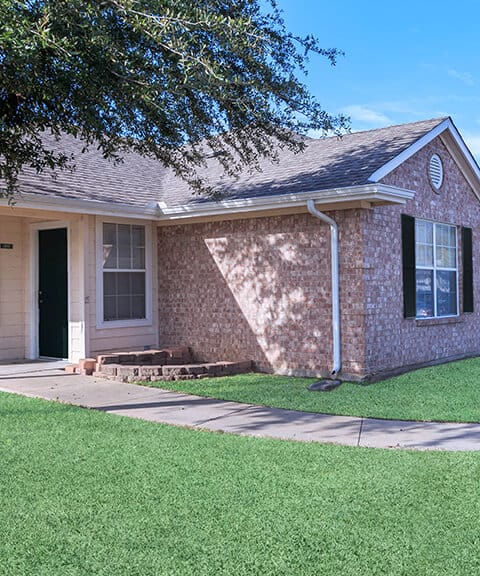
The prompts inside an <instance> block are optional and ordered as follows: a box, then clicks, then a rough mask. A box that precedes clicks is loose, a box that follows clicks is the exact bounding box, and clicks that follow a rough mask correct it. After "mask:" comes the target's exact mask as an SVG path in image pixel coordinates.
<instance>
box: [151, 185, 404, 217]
mask: <svg viewBox="0 0 480 576" xmlns="http://www.w3.org/2000/svg"><path fill="white" fill-rule="evenodd" d="M414 195H415V193H414V192H413V191H411V190H406V189H404V188H398V187H396V186H389V185H385V184H373V183H372V184H366V185H361V186H348V187H345V188H331V189H328V190H309V191H307V192H295V193H290V194H278V195H273V196H259V197H253V198H228V197H227V198H225V199H223V200H219V201H213V200H209V201H206V202H192V203H191V204H186V205H182V206H172V207H169V206H167V205H166V204H165V203H164V202H159V203H158V208H159V216H158V219H159V220H182V219H188V218H198V217H209V216H217V215H219V216H220V215H224V214H232V213H242V212H243V213H248V212H261V211H263V210H272V209H275V208H294V207H296V206H305V203H306V202H307V200H315V203H316V204H333V203H335V204H337V203H338V204H339V209H341V204H342V203H345V202H355V201H357V202H358V201H361V200H365V201H367V202H372V203H375V202H386V203H392V204H405V203H406V202H407V200H411V199H412V198H413V197H414Z"/></svg>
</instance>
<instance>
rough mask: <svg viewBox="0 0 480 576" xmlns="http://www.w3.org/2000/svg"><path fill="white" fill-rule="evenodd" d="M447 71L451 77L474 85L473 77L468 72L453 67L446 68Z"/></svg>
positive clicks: (468, 84)
mask: <svg viewBox="0 0 480 576" xmlns="http://www.w3.org/2000/svg"><path fill="white" fill-rule="evenodd" d="M447 73H448V75H449V76H450V77H451V78H456V79H457V80H460V81H461V82H463V83H464V84H466V85H467V86H474V85H475V79H474V78H473V76H472V75H471V74H470V73H469V72H460V70H455V69H454V68H450V70H448V72H447Z"/></svg>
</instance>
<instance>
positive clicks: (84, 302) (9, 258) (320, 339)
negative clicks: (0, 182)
mask: <svg viewBox="0 0 480 576" xmlns="http://www.w3.org/2000/svg"><path fill="white" fill-rule="evenodd" d="M53 146H54V147H61V148H62V150H64V151H68V152H72V153H74V154H75V153H76V155H77V159H76V170H75V172H74V173H69V172H63V173H61V174H60V175H59V176H58V178H57V179H55V180H53V179H52V178H51V177H50V176H49V175H47V174H43V175H36V174H29V173H26V174H25V175H24V176H23V177H22V182H21V194H20V195H19V196H18V198H17V201H16V204H15V205H14V206H13V207H9V206H7V205H6V203H5V202H4V203H3V204H2V205H0V245H1V247H0V360H9V359H14V358H37V357H39V356H49V357H68V358H69V359H70V360H71V361H76V360H78V359H79V358H81V357H85V356H91V355H93V354H99V353H102V352H105V351H111V350H129V349H146V348H149V347H151V348H157V347H159V346H166V345H188V346H191V347H192V348H193V350H194V352H195V354H196V356H197V357H198V359H200V360H216V359H222V360H223V359H224V360H237V359H246V358H248V359H252V360H254V362H255V364H256V366H257V368H258V369H259V370H264V371H270V372H276V373H282V374H292V375H327V374H330V373H331V372H332V371H335V372H339V373H340V376H341V377H344V378H357V379H358V378H365V377H372V376H379V375H382V374H387V373H389V372H392V371H396V370H401V369H405V368H409V367H414V366H418V365H422V364H425V363H430V362H436V361H442V360H449V359H454V358H461V357H466V356H472V355H478V354H480V337H479V334H480V316H479V312H478V311H477V310H476V308H474V302H478V301H479V297H480V294H479V290H480V284H479V283H478V281H477V276H476V275H477V273H478V270H480V262H479V259H480V250H479V249H478V243H479V234H480V210H479V199H480V169H479V168H478V166H477V164H476V162H475V160H474V159H473V157H472V154H471V153H470V151H469V150H468V148H467V147H466V146H465V144H464V142H463V140H462V138H461V136H460V135H459V133H458V131H457V129H456V128H455V126H454V124H453V123H452V121H451V119H449V118H442V119H436V120H428V121H422V122H415V123H411V124H406V125H401V126H393V127H388V128H382V129H378V130H371V131H367V132H357V133H353V134H350V135H346V136H343V137H342V138H341V139H339V138H337V137H332V138H327V139H323V140H313V139H312V140H308V146H307V150H306V151H305V152H304V153H303V154H300V155H294V154H291V153H289V152H286V151H284V152H281V153H280V158H279V162H278V164H270V163H265V165H264V166H263V171H262V172H260V173H254V174H246V175H245V176H244V177H242V178H240V179H238V180H236V181H228V180H222V179H221V174H220V171H219V168H218V165H217V163H216V160H215V158H212V159H211V163H210V165H209V167H208V174H209V177H210V178H211V181H212V183H214V184H216V185H217V186H220V187H221V188H222V189H223V190H224V191H225V193H226V194H225V195H224V197H223V200H221V201H218V202H215V201H212V200H208V199H204V198H198V197H194V196H192V194H191V192H190V190H189V189H188V187H187V186H186V185H185V184H184V183H183V182H180V181H178V180H177V179H175V177H174V176H173V175H172V174H171V173H169V172H168V171H167V170H165V169H164V168H163V167H162V166H160V165H159V164H158V163H155V162H153V161H151V160H148V159H144V158H141V157H138V156H136V155H134V154H129V155H127V156H126V158H125V162H124V163H123V164H121V165H117V166H115V165H113V164H111V163H108V162H106V161H104V160H103V159H102V158H101V155H99V154H98V153H97V152H96V151H95V150H90V151H88V152H87V153H85V154H79V153H78V152H79V150H80V146H79V144H78V142H76V141H75V140H74V139H72V138H68V137H64V138H62V140H61V141H60V142H58V143H57V142H52V147H53ZM336 238H337V240H338V242H336V241H335V239H336ZM336 260H338V262H336ZM336 285H337V286H338V297H337V289H336Z"/></svg>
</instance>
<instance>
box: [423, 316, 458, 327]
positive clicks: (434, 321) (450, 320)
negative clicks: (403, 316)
mask: <svg viewBox="0 0 480 576" xmlns="http://www.w3.org/2000/svg"><path fill="white" fill-rule="evenodd" d="M414 320H415V325H416V326H420V327H422V326H443V325H445V324H461V323H462V322H464V321H465V320H464V318H463V317H462V316H450V317H447V318H425V319H422V320H420V319H418V318H414Z"/></svg>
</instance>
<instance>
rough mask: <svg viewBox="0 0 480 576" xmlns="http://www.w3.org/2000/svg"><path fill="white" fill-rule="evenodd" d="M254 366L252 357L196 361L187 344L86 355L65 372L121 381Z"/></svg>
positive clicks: (237, 370) (196, 375)
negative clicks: (236, 359) (235, 360)
mask: <svg viewBox="0 0 480 576" xmlns="http://www.w3.org/2000/svg"><path fill="white" fill-rule="evenodd" d="M252 370H253V363H252V362H251V361H250V360H246V361H241V362H203V363H202V362H195V361H194V355H193V352H192V350H191V348H188V347H187V346H174V347H170V348H162V349H161V350H141V351H133V352H117V353H113V354H101V355H99V356H97V358H84V359H82V360H80V362H79V363H78V364H70V365H68V366H66V367H65V372H67V373H69V374H83V375H87V376H92V375H93V376H96V377H99V378H111V379H115V380H120V381H122V382H135V381H144V382H145V381H147V382H148V381H155V380H188V379H192V378H213V377H215V376H231V375H233V374H242V373H245V372H250V371H252Z"/></svg>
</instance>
